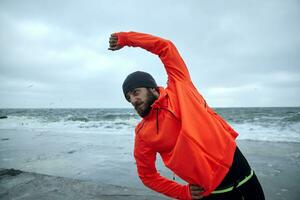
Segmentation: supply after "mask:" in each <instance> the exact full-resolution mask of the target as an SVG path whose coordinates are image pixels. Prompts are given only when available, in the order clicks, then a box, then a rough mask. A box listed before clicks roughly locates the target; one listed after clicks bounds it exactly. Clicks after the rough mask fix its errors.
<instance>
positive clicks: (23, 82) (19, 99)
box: [0, 0, 300, 108]
mask: <svg viewBox="0 0 300 200" xmlns="http://www.w3.org/2000/svg"><path fill="white" fill-rule="evenodd" d="M0 27H1V28H0V46H1V48H0V81H1V84H0V95H1V98H0V107H1V108H15V107H16V108H28V107H30V108H32V107H33V108H40V107H42V108H43V107H46V108H49V107H51V108H53V107H55V108H61V107H66V108H78V107H83V108H105V107H130V105H129V104H128V103H127V102H126V101H125V100H124V98H123V95H122V90H121V85H122V82H123V80H124V79H125V77H126V76H127V75H128V74H129V73H131V72H133V71H136V70H143V71H147V72H149V73H151V74H152V75H153V76H154V77H155V79H156V80H157V82H158V83H159V85H162V86H165V83H166V79H167V77H166V74H165V70H164V68H163V65H162V64H161V62H160V60H159V59H158V57H157V56H155V55H153V54H151V53H149V52H146V51H144V50H142V49H140V48H124V49H122V50H121V51H117V52H111V51H108V50H107V48H108V38H109V35H110V34H111V33H113V32H119V31H138V32H146V33H150V34H153V35H157V36H160V37H164V38H167V39H170V40H172V41H173V43H174V44H175V45H176V46H177V48H178V49H179V51H180V53H181V55H182V57H183V59H184V60H185V62H186V64H187V66H188V68H189V70H190V74H191V76H192V79H193V82H194V84H195V85H196V87H197V88H198V90H199V91H200V92H201V93H202V95H203V96H204V97H205V98H206V100H207V102H208V103H209V104H210V105H211V106H213V107H241V106H254V107H259V106H300V62H299V61H300V37H299V36H300V1H299V0H298V1H297V0H281V1H279V0H278V1H277V0H265V1H258V0H257V1H255V0H252V1H250V0H249V1H238V0H236V1H229V0H226V1H225V0H224V1H216V0H209V1H208V0H207V1H204V0H203V1H199V0H193V1H171V0H166V1H162V0H151V1H140V0H123V1H109V0H105V1H104V0H82V1H81V0H78V1H76V0H73V1H68V0H64V1H59V0H43V1H39V0H35V1H34V0H26V1H16V0H0Z"/></svg>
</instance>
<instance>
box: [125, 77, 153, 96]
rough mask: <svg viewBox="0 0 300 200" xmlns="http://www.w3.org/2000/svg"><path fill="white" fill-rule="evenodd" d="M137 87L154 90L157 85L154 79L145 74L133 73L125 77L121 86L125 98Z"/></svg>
mask: <svg viewBox="0 0 300 200" xmlns="http://www.w3.org/2000/svg"><path fill="white" fill-rule="evenodd" d="M138 87H146V88H156V87H157V85H156V82H155V80H154V78H153V77H152V76H151V75H150V74H148V73H147V72H142V71H136V72H133V73H131V74H129V75H128V76H127V78H126V79H125V81H124V82H123V85H122V88H123V93H124V96H125V98H126V94H127V92H129V91H130V90H132V89H135V88H138Z"/></svg>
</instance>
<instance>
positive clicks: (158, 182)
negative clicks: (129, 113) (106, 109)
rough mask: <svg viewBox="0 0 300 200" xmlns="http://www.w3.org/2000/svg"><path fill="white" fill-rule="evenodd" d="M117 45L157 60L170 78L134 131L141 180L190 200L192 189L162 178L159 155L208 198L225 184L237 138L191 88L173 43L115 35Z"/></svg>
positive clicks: (129, 34) (139, 35)
mask: <svg viewBox="0 0 300 200" xmlns="http://www.w3.org/2000/svg"><path fill="white" fill-rule="evenodd" d="M117 36H118V45H120V46H132V47H141V48H143V49H146V50H147V51H150V52H152V53H154V54H156V55H158V56H159V57H160V59H161V61H162V62H163V64H164V66H165V69H166V71H167V74H168V84H167V87H166V89H163V88H161V87H160V88H159V93H160V95H159V98H158V99H157V100H156V101H155V102H154V103H153V105H152V109H151V111H150V113H149V115H147V116H146V117H145V118H143V119H142V121H141V122H140V123H139V124H138V125H137V127H136V129H135V132H136V134H135V147H134V156H135V159H136V163H137V170H138V175H139V177H140V178H141V180H142V182H143V183H144V184H145V185H146V186H148V187H149V188H151V189H153V190H155V191H157V192H160V193H163V194H165V195H167V196H170V197H173V198H177V199H191V196H190V191H189V187H188V185H181V184H178V183H176V182H174V181H172V180H169V179H166V178H164V177H162V176H161V175H160V174H159V173H158V172H157V170H156V167H155V160H156V154H157V153H159V154H160V155H161V157H162V160H163V162H164V164H165V165H166V166H167V167H168V168H169V169H171V170H172V171H173V172H174V173H175V174H176V175H178V176H179V177H180V178H182V179H183V180H185V181H186V182H187V183H189V184H195V185H199V186H202V187H203V188H204V190H205V191H204V193H203V195H204V196H207V195H209V194H210V193H211V192H212V191H213V190H214V189H215V188H216V187H217V186H218V185H219V184H220V183H221V181H222V180H223V178H224V177H225V175H226V174H227V172H228V170H229V168H230V166H231V164H232V160H233V155H234V151H235V148H236V143H235V138H236V137H237V135H238V134H237V133H236V132H235V131H234V130H233V129H232V128H231V127H230V126H229V125H228V124H227V123H226V122H225V121H224V120H223V119H222V118H221V117H220V116H219V115H217V114H216V113H215V112H214V111H213V110H212V109H211V108H209V107H208V105H207V104H206V102H205V100H204V99H203V97H202V96H201V95H200V94H199V93H198V91H197V89H196V88H195V86H194V85H193V83H192V81H191V78H190V75H189V72H188V70H187V67H186V65H185V63H184V61H183V59H182V58H181V56H180V55H179V53H178V51H177V49H176V47H175V46H174V45H173V44H172V42H170V41H168V40H165V39H162V38H159V37H155V36H152V35H148V34H143V33H136V32H120V33H117Z"/></svg>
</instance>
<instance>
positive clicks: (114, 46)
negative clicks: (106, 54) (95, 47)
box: [108, 33, 123, 51]
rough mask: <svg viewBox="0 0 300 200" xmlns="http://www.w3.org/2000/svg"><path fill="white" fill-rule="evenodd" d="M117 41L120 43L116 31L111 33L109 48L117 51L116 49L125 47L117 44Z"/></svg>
mask: <svg viewBox="0 0 300 200" xmlns="http://www.w3.org/2000/svg"><path fill="white" fill-rule="evenodd" d="M117 43H118V36H117V35H116V34H114V33H113V34H111V35H110V38H109V48H108V50H111V51H116V50H119V49H122V48H123V47H122V46H120V45H117Z"/></svg>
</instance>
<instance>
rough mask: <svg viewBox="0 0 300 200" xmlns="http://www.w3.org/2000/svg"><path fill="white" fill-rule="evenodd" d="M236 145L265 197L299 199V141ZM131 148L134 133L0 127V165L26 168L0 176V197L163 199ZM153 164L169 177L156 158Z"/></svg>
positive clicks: (170, 175)
mask: <svg viewBox="0 0 300 200" xmlns="http://www.w3.org/2000/svg"><path fill="white" fill-rule="evenodd" d="M238 145H239V147H240V149H241V150H242V152H243V153H244V155H245V156H246V158H247V160H248V161H249V163H250V165H251V166H252V168H253V169H254V170H255V172H256V174H257V176H258V178H259V180H260V182H261V184H262V187H263V189H264V192H265V196H266V199H268V200H285V199H286V200H298V199H299V196H300V192H299V186H298V184H299V180H300V143H286V142H261V141H260V142H258V141H246V140H241V141H238ZM132 148H133V135H124V134H120V135H109V134H106V135H105V134H100V135H99V134H90V133H89V134H86V135H84V134H83V133H64V134H61V133H54V132H53V133H49V132H34V131H22V132H19V131H12V130H7V131H4V130H0V168H2V169H10V168H14V169H19V170H22V171H25V172H30V173H21V174H19V175H16V176H9V175H3V176H1V178H0V191H1V192H0V199H32V200H35V199H36V200H38V199H58V200H60V199H74V200H79V199H164V197H162V196H160V195H158V194H156V193H154V192H152V191H150V190H149V189H147V188H145V187H144V186H143V185H142V183H141V182H140V180H139V179H138V177H137V174H136V168H135V162H134V159H133V156H132ZM157 168H158V170H159V172H160V173H161V174H162V175H164V176H166V177H168V178H171V177H172V173H171V172H170V171H169V170H167V169H166V168H164V167H163V165H162V163H161V160H160V159H158V164H157ZM42 174H43V175H42ZM75 194H76V195H75ZM12 195H14V196H12Z"/></svg>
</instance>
